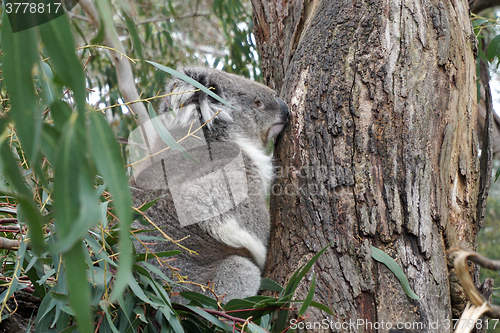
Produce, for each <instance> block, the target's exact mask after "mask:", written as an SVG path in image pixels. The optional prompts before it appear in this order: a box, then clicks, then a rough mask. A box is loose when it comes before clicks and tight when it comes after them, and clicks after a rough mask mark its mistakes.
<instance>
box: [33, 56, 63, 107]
mask: <svg viewBox="0 0 500 333" xmlns="http://www.w3.org/2000/svg"><path fill="white" fill-rule="evenodd" d="M37 74H38V75H37V77H38V81H39V82H40V86H41V87H42V97H43V100H44V102H45V104H46V105H50V104H52V103H53V102H54V101H55V100H57V98H58V96H57V95H56V89H55V87H54V85H53V83H52V81H53V79H54V75H53V74H52V70H51V69H50V66H49V65H47V64H46V63H45V62H44V61H41V60H40V61H38V73H37Z"/></svg>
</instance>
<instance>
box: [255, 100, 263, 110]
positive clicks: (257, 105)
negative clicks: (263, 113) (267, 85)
mask: <svg viewBox="0 0 500 333" xmlns="http://www.w3.org/2000/svg"><path fill="white" fill-rule="evenodd" d="M254 104H255V107H257V108H261V107H262V105H263V104H262V101H261V100H260V99H256V100H255V102H254Z"/></svg>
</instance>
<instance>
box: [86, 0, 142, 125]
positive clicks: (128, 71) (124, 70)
mask: <svg viewBox="0 0 500 333" xmlns="http://www.w3.org/2000/svg"><path fill="white" fill-rule="evenodd" d="M80 6H81V7H82V9H83V10H84V11H85V13H86V14H87V16H88V17H89V19H90V21H91V23H92V24H93V25H94V27H95V28H96V29H99V22H100V20H99V12H98V11H97V8H96V6H95V3H94V1H93V0H80ZM104 29H105V37H104V41H105V43H106V45H107V46H108V47H109V48H111V49H113V50H118V51H119V52H120V53H123V54H124V53H125V51H124V49H123V46H122V45H121V43H120V41H119V39H118V34H117V33H116V30H115V29H114V26H113V24H111V23H110V24H109V25H106V24H105V25H104ZM109 56H110V58H111V62H112V63H113V66H114V67H115V70H116V77H117V78H118V87H119V89H120V94H121V95H122V97H123V99H124V100H125V101H135V100H138V99H139V98H140V96H139V93H138V92H137V87H136V86H135V80H134V74H133V71H132V66H131V65H130V63H129V62H128V60H127V59H126V58H124V57H123V56H120V55H117V54H116V53H109ZM130 109H131V111H132V113H134V114H136V115H137V116H138V119H137V120H136V121H137V123H138V125H141V124H144V123H145V122H147V121H148V120H149V115H148V112H147V110H146V107H145V106H144V104H143V103H136V104H132V105H130ZM134 119H135V118H134Z"/></svg>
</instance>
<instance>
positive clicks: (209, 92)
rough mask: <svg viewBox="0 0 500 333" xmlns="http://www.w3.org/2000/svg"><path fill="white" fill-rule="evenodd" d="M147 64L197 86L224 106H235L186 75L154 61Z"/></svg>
mask: <svg viewBox="0 0 500 333" xmlns="http://www.w3.org/2000/svg"><path fill="white" fill-rule="evenodd" d="M146 62H147V63H149V64H151V65H153V66H155V67H156V68H158V69H161V70H162V71H164V72H167V73H169V74H171V75H174V76H176V77H178V78H179V79H181V80H183V81H186V82H187V83H189V84H192V85H193V86H195V87H196V88H198V89H200V90H201V91H203V92H204V93H206V94H207V95H209V96H211V97H213V98H215V99H216V100H218V101H219V102H221V103H222V104H225V105H227V106H230V107H233V106H231V104H229V103H228V102H226V101H225V100H223V99H222V98H221V97H220V96H219V95H217V94H216V93H214V92H213V91H210V90H209V89H208V88H207V87H205V86H204V85H202V84H201V83H199V82H198V81H196V80H193V79H192V78H190V77H189V76H187V75H186V74H182V73H181V72H178V71H176V70H175V69H172V68H170V67H167V66H163V65H160V64H158V63H156V62H154V61H149V60H146Z"/></svg>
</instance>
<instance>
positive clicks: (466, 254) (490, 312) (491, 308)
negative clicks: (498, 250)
mask: <svg viewBox="0 0 500 333" xmlns="http://www.w3.org/2000/svg"><path fill="white" fill-rule="evenodd" d="M450 254H451V255H452V256H454V257H455V259H454V260H453V266H454V267H455V272H456V274H457V277H458V279H459V281H460V284H461V285H462V288H464V291H465V294H466V295H467V297H468V298H469V300H470V301H471V302H472V304H473V305H474V306H476V307H481V306H484V308H483V309H484V314H485V315H486V316H488V317H490V318H496V319H500V306H498V305H494V304H491V303H490V302H488V301H487V300H485V299H484V297H483V295H481V293H480V292H479V290H477V287H476V285H475V284H474V282H473V281H472V278H471V276H470V272H469V266H468V264H467V262H468V261H469V260H470V261H472V262H474V263H476V264H478V265H479V266H481V267H484V268H487V269H490V270H494V271H499V270H500V261H498V260H491V259H488V258H486V257H484V256H482V255H480V254H479V253H476V252H472V251H466V250H462V249H459V248H454V249H451V250H450ZM485 303H486V305H485Z"/></svg>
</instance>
